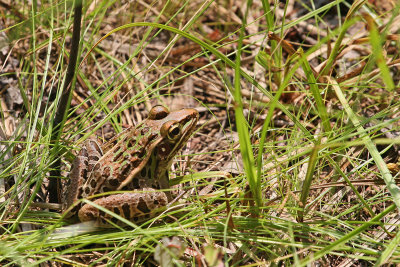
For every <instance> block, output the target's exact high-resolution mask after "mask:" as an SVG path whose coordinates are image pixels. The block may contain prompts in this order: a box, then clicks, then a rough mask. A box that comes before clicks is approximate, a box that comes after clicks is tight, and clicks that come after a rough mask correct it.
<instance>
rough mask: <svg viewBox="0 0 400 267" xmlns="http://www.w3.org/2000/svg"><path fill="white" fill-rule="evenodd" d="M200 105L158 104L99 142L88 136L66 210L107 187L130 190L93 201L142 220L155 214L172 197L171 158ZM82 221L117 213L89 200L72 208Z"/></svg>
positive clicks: (191, 127)
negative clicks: (177, 107)
mask: <svg viewBox="0 0 400 267" xmlns="http://www.w3.org/2000/svg"><path fill="white" fill-rule="evenodd" d="M198 116H199V115H198V112H197V111H196V110H195V109H182V110H178V111H173V112H169V111H168V109H167V108H165V107H163V106H155V107H153V108H152V109H151V110H150V113H149V116H148V118H147V119H145V120H144V121H143V122H142V123H141V124H139V125H138V126H136V127H131V128H128V129H127V130H125V131H124V132H122V133H121V134H119V135H117V136H116V137H114V138H112V139H111V140H110V141H108V142H107V143H104V144H103V145H100V144H99V142H98V141H96V140H93V139H89V140H87V141H86V143H85V144H84V145H83V147H82V149H81V150H80V152H79V154H78V155H77V157H76V158H75V160H74V162H73V164H72V169H71V172H70V175H69V177H70V180H69V183H68V185H67V190H66V193H65V195H64V204H63V209H64V210H67V209H68V208H69V207H70V206H71V205H73V204H74V203H75V202H76V201H77V200H78V199H81V198H87V197H92V196H94V195H96V194H100V193H103V192H108V191H129V192H126V193H116V194H112V195H107V196H102V197H99V198H97V199H95V200H94V203H96V204H98V205H100V206H102V207H104V208H107V209H109V210H111V211H113V212H114V213H116V214H119V215H120V216H122V217H124V218H126V219H128V220H131V221H134V222H137V221H142V220H144V219H147V218H149V217H152V216H154V213H155V212H156V211H157V210H160V209H162V208H164V207H165V206H166V205H167V204H168V202H169V201H171V194H170V192H169V191H168V190H167V191H158V190H157V189H168V188H169V183H168V181H169V179H168V171H169V169H170V166H171V164H172V159H173V157H174V156H175V154H176V153H177V152H178V150H179V149H180V148H182V147H183V146H184V145H185V144H186V142H187V140H188V138H189V137H190V135H191V134H192V133H193V131H194V128H195V125H196V123H197V120H198ZM76 213H78V216H79V219H80V221H82V222H84V221H96V223H97V224H98V225H99V226H108V225H109V223H108V222H107V220H111V221H113V222H115V223H117V224H119V222H118V220H116V218H114V217H112V216H110V215H108V214H107V213H105V212H103V211H101V210H98V209H96V208H95V207H93V206H91V205H89V204H85V205H83V206H82V205H79V204H78V205H76V206H75V207H74V208H72V209H68V214H67V215H66V216H67V217H70V216H73V215H75V214H76Z"/></svg>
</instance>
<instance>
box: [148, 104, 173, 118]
mask: <svg viewBox="0 0 400 267" xmlns="http://www.w3.org/2000/svg"><path fill="white" fill-rule="evenodd" d="M168 114H169V110H168V109H167V108H166V107H164V106H161V105H157V106H154V107H152V108H151V110H150V112H149V119H150V120H161V119H164V118H165V117H167V116H168Z"/></svg>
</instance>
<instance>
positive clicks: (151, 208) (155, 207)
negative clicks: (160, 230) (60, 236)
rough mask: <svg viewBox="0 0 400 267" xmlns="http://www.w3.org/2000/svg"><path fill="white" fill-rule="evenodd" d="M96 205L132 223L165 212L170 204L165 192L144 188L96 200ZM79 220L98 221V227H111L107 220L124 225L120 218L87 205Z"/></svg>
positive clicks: (82, 210)
mask: <svg viewBox="0 0 400 267" xmlns="http://www.w3.org/2000/svg"><path fill="white" fill-rule="evenodd" d="M94 203H95V204H97V205H99V206H102V207H104V208H106V209H108V210H110V211H112V212H114V213H115V214H118V215H120V216H121V217H123V218H125V219H127V220H129V221H132V222H140V221H144V220H146V219H149V218H151V217H154V216H155V215H156V214H158V213H160V212H161V211H162V210H164V209H165V208H166V206H167V204H168V198H167V195H166V194H165V193H164V192H160V191H156V190H154V189H152V188H144V189H143V190H140V191H138V192H130V193H123V194H115V195H110V196H106V197H102V198H99V199H96V200H95V201H94ZM78 215H79V219H80V220H81V221H82V222H85V221H96V223H97V225H98V226H101V227H110V224H109V223H108V222H107V220H110V221H112V222H114V223H116V224H117V225H124V224H123V223H122V222H121V221H120V220H119V219H118V218H116V217H113V216H112V215H110V214H107V213H105V212H103V211H101V210H99V209H97V208H95V207H93V206H91V205H90V204H85V205H84V206H83V207H82V208H81V209H80V210H79V214H78Z"/></svg>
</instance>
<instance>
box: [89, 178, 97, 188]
mask: <svg viewBox="0 0 400 267" xmlns="http://www.w3.org/2000/svg"><path fill="white" fill-rule="evenodd" d="M96 184H97V182H96V181H95V180H94V179H92V180H91V181H90V186H91V187H92V188H96Z"/></svg>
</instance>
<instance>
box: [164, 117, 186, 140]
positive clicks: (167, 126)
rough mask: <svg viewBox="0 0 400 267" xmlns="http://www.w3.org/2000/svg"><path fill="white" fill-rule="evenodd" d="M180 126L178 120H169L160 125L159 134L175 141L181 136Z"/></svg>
mask: <svg viewBox="0 0 400 267" xmlns="http://www.w3.org/2000/svg"><path fill="white" fill-rule="evenodd" d="M181 130H182V127H181V125H180V124H179V122H177V121H174V120H171V121H167V122H166V123H164V124H163V125H162V126H161V135H162V136H163V137H166V138H168V140H169V141H176V140H178V139H179V137H180V136H181Z"/></svg>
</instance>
